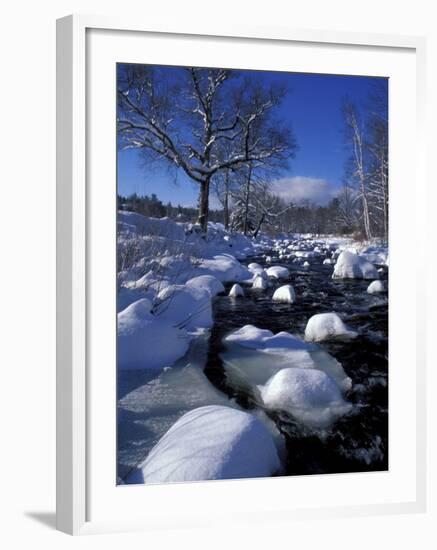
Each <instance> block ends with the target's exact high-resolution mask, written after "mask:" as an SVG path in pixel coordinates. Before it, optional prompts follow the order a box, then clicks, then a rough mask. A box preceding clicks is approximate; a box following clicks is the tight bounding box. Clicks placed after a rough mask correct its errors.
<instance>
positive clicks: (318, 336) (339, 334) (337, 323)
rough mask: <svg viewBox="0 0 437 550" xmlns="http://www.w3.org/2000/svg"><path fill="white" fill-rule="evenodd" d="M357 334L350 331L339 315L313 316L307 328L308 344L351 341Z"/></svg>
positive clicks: (321, 314) (323, 314) (319, 314)
mask: <svg viewBox="0 0 437 550" xmlns="http://www.w3.org/2000/svg"><path fill="white" fill-rule="evenodd" d="M356 336H357V333H356V332H354V331H353V330H349V329H348V328H347V326H346V325H345V324H344V323H343V321H342V320H341V319H340V317H339V316H338V315H337V313H318V314H317V315H313V316H312V317H311V318H310V319H309V321H308V323H307V326H306V328H305V340H306V341H307V342H323V341H324V340H350V339H352V338H355V337H356Z"/></svg>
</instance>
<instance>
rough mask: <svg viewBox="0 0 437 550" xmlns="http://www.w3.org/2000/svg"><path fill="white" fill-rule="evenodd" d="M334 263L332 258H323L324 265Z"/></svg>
mask: <svg viewBox="0 0 437 550" xmlns="http://www.w3.org/2000/svg"><path fill="white" fill-rule="evenodd" d="M332 264H333V261H332V260H331V258H326V259H325V260H323V265H332Z"/></svg>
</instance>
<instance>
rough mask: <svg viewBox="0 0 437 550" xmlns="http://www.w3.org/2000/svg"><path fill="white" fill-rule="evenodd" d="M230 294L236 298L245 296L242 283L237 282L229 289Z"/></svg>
mask: <svg viewBox="0 0 437 550" xmlns="http://www.w3.org/2000/svg"><path fill="white" fill-rule="evenodd" d="M229 296H231V297H232V298H236V297H237V296H244V290H243V289H242V288H241V286H240V285H237V284H235V285H233V286H232V288H231V290H230V291H229Z"/></svg>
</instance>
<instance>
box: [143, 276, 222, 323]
mask: <svg viewBox="0 0 437 550" xmlns="http://www.w3.org/2000/svg"><path fill="white" fill-rule="evenodd" d="M154 309H155V313H156V316H157V317H158V318H159V319H164V320H166V321H168V322H169V323H171V324H172V325H173V326H179V327H183V328H186V329H187V330H194V329H198V328H210V327H212V325H213V319H212V308H211V295H210V293H209V291H208V290H206V289H204V288H200V287H196V286H195V287H189V286H185V285H169V286H168V287H166V288H164V289H163V290H162V291H161V292H159V294H158V305H157V306H156V307H155V308H154Z"/></svg>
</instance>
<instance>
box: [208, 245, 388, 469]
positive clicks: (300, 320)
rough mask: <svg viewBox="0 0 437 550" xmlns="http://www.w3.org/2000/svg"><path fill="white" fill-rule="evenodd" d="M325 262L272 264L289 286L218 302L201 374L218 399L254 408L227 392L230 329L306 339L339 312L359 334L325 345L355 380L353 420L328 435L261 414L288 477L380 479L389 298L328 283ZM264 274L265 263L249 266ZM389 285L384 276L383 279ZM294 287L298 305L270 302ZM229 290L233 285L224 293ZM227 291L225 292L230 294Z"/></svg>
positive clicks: (360, 283) (358, 285) (361, 287)
mask: <svg viewBox="0 0 437 550" xmlns="http://www.w3.org/2000/svg"><path fill="white" fill-rule="evenodd" d="M323 259H324V257H323V256H321V257H319V258H315V259H311V265H310V266H309V267H303V266H302V265H301V264H296V263H293V261H292V260H288V261H287V260H284V259H283V258H282V259H280V260H279V259H275V258H274V257H273V258H272V260H273V262H272V263H273V264H280V265H282V266H285V267H287V268H288V269H289V270H290V279H289V280H287V281H284V280H283V281H281V282H275V283H274V284H273V286H271V287H270V288H269V289H267V290H266V291H260V290H255V289H251V288H246V289H245V297H241V298H238V299H234V300H231V299H229V297H227V296H219V297H217V298H216V299H215V302H214V320H215V323H214V327H213V329H212V332H211V338H210V347H209V353H208V361H207V364H206V367H205V374H206V375H207V376H208V378H209V380H210V381H211V382H212V383H213V384H214V385H215V386H216V387H217V388H219V389H220V390H221V391H223V392H225V393H227V394H228V395H229V396H230V397H233V398H234V399H236V401H237V402H238V404H239V405H240V406H242V407H244V408H247V409H251V408H253V407H256V406H258V405H257V404H255V403H254V402H253V401H252V400H251V398H250V395H245V394H244V393H243V392H242V391H241V389H240V387H235V386H233V385H232V380H229V379H228V377H227V376H226V371H225V369H224V367H223V365H222V361H221V359H220V353H221V352H223V351H224V348H223V344H222V339H223V337H224V336H225V335H226V334H227V333H229V332H230V331H232V330H234V329H238V328H240V327H242V326H243V325H247V324H251V325H255V326H257V327H258V328H262V329H269V330H271V331H272V332H274V333H277V332H279V331H287V332H291V333H292V334H296V335H300V336H303V333H304V331H305V326H306V323H307V321H308V319H309V318H310V317H311V316H312V315H315V314H316V313H323V312H330V311H335V312H337V313H338V314H339V315H340V316H341V317H342V318H343V320H344V321H345V322H346V324H347V325H348V326H349V327H350V328H352V329H353V330H356V331H357V332H359V336H358V337H357V338H356V339H355V340H352V341H348V342H335V343H323V344H321V346H322V348H323V349H324V350H325V351H327V352H328V353H330V354H331V355H333V356H334V357H335V358H336V359H337V360H338V361H339V362H340V363H341V364H342V365H343V368H344V370H345V371H346V374H347V375H348V376H349V377H350V378H351V379H352V389H351V390H350V391H349V392H348V393H347V394H346V396H345V397H346V399H347V400H348V401H350V402H351V403H352V404H353V408H352V411H351V413H350V414H348V415H346V416H345V417H343V418H341V419H340V420H338V421H337V422H336V423H335V424H334V425H333V426H331V427H330V429H329V430H323V431H320V430H311V429H308V428H304V427H303V426H302V425H301V424H299V423H298V422H296V421H295V419H293V418H292V417H290V416H289V415H286V414H284V413H280V412H276V413H272V412H269V411H266V412H267V413H268V415H269V416H270V417H271V418H272V419H273V420H274V421H275V422H276V425H277V427H278V428H279V430H280V431H281V432H282V433H283V435H284V436H285V440H286V448H287V458H286V471H285V474H286V475H297V474H315V473H335V472H358V471H377V470H386V469H388V300H387V295H384V296H382V295H379V296H378V295H370V294H368V293H367V292H366V290H367V287H368V285H369V281H364V280H358V279H350V280H332V278H331V275H332V266H329V265H328V266H326V265H322V262H323ZM249 262H257V263H259V264H261V265H263V266H265V267H268V266H269V265H270V264H266V263H265V259H264V257H257V258H250V260H247V262H246V263H249ZM382 278H383V279H387V273H384V274H383V275H382ZM286 283H291V284H292V285H293V287H294V289H295V291H296V296H297V299H296V302H295V303H293V304H279V303H275V302H273V301H272V295H273V293H274V291H275V289H276V288H277V287H278V286H280V285H282V284H286ZM229 286H231V285H229ZM227 290H228V289H227Z"/></svg>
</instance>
